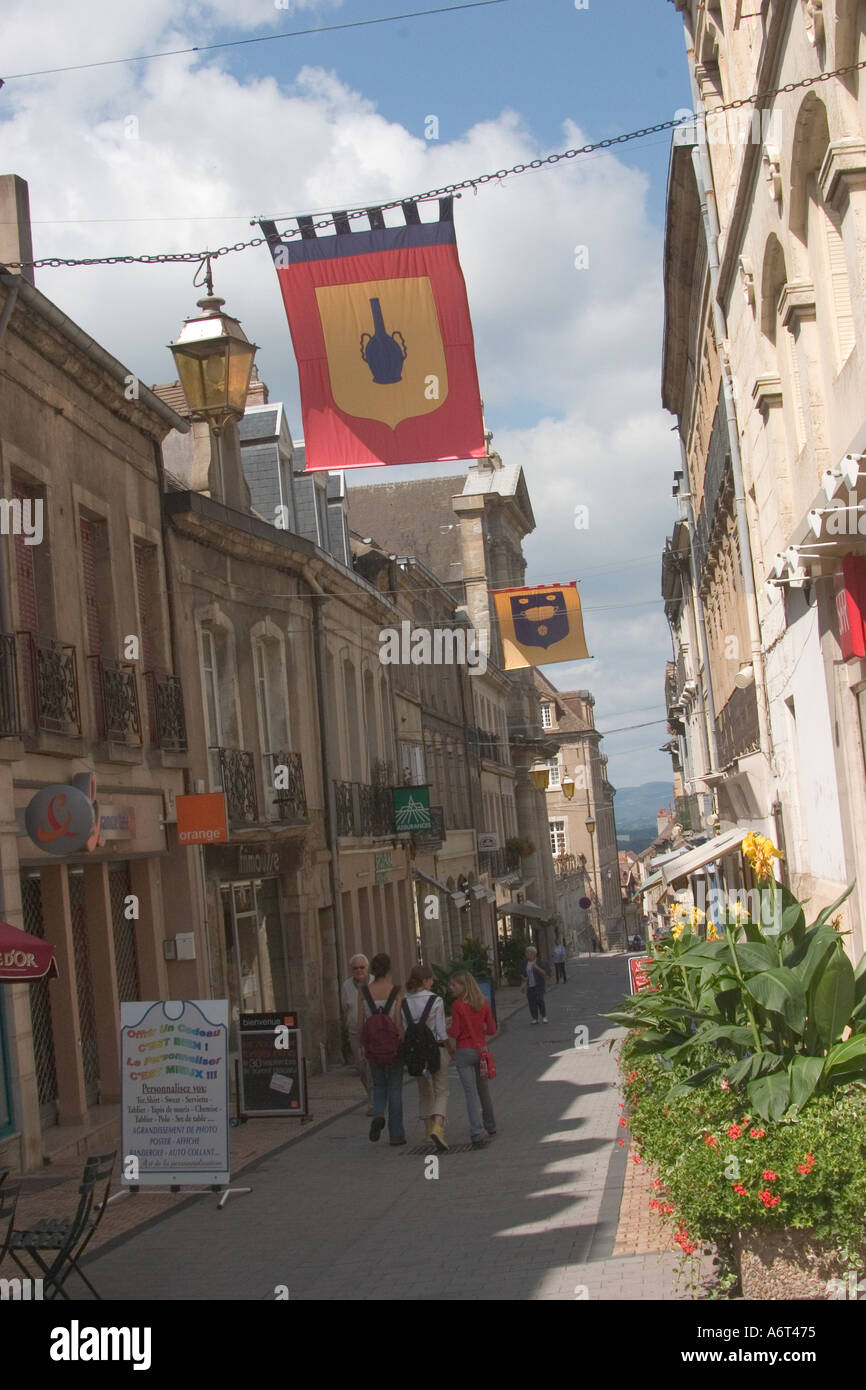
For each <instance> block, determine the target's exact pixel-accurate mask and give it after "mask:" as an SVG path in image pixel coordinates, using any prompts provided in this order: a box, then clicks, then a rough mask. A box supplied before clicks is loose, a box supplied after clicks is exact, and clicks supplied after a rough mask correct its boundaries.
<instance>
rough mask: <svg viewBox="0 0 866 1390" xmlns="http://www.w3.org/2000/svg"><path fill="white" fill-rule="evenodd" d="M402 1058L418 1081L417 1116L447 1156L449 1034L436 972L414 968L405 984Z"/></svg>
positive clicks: (422, 967) (410, 1073)
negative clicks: (435, 982) (435, 983)
mask: <svg viewBox="0 0 866 1390" xmlns="http://www.w3.org/2000/svg"><path fill="white" fill-rule="evenodd" d="M403 1022H404V1024H405V1028H404V1033H403V1058H404V1061H405V1063H406V1070H407V1071H408V1073H409V1075H410V1076H414V1077H416V1078H417V1081H418V1115H419V1117H420V1119H422V1120H423V1121H424V1133H425V1135H426V1137H427V1138H428V1139H429V1140H430V1142H431V1143H432V1144H433V1146H434V1148H436V1149H438V1150H439V1152H440V1153H446V1152H447V1150H448V1144H447V1143H446V1140H445V1117H446V1115H447V1114H448V1063H449V1062H450V1060H451V1056H450V1053H449V1050H448V1033H447V1031H446V1028H445V1005H444V1004H443V1003H442V1000H441V999H440V997H439V995H438V994H434V993H433V972H432V971H431V970H429V969H428V967H427V966H426V965H414V966H413V967H412V969H411V970H410V971H409V978H408V980H407V981H406V997H405V999H404V1000H403Z"/></svg>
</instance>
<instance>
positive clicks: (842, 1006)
mask: <svg viewBox="0 0 866 1390" xmlns="http://www.w3.org/2000/svg"><path fill="white" fill-rule="evenodd" d="M853 1008H854V967H853V966H852V964H851V962H850V960H849V959H848V957H847V956H846V955H845V954H844V953H843V952H842V951H840V952H839V953H838V955H835V956H831V958H830V960H829V961H828V962H827V964H826V966H825V967H824V973H823V974H822V976H821V978H820V979H819V981H818V983H817V984H816V985H815V986H814V989H813V991H812V1000H811V1009H810V1013H811V1017H812V1019H813V1021H814V1024H815V1027H816V1029H817V1031H818V1036H819V1037H820V1039H821V1041H822V1043H823V1044H824V1046H825V1047H829V1046H830V1044H831V1043H834V1042H835V1041H836V1039H837V1038H838V1036H839V1034H840V1033H841V1032H842V1029H843V1028H844V1027H845V1026H846V1025H847V1023H848V1020H849V1018H850V1017H851V1011H852V1009H853Z"/></svg>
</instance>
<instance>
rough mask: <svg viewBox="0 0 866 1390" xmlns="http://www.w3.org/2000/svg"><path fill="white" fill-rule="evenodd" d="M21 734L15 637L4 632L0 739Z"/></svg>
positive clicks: (0, 641)
mask: <svg viewBox="0 0 866 1390" xmlns="http://www.w3.org/2000/svg"><path fill="white" fill-rule="evenodd" d="M20 732H21V715H20V712H19V709H18V660H17V656H16V652H15V636H14V634H13V633H11V632H3V633H0V738H14V737H15V735H16V734H19V733H20Z"/></svg>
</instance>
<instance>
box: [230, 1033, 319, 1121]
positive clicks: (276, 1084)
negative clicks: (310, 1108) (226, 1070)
mask: <svg viewBox="0 0 866 1390" xmlns="http://www.w3.org/2000/svg"><path fill="white" fill-rule="evenodd" d="M239 1037H240V1045H241V1066H240V1082H241V1095H240V1108H241V1114H242V1115H272V1116H273V1115H306V1113H307V1088H306V1077H305V1075H304V1059H303V1056H302V1055H301V1030H300V1025H299V1023H298V1016H297V1014H276V1013H274V1014H241V1026H240V1033H239Z"/></svg>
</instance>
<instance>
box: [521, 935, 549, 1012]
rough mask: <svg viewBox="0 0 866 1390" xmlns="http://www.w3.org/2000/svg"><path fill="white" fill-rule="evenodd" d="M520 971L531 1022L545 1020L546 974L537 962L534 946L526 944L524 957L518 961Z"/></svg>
mask: <svg viewBox="0 0 866 1390" xmlns="http://www.w3.org/2000/svg"><path fill="white" fill-rule="evenodd" d="M520 972H521V974H522V975H523V978H524V980H525V981H526V999H527V1002H528V1004H529V1012H530V1013H531V1014H532V1022H533V1023H538V1021H539V1019H540V1020H541V1022H542V1023H546V1022H547V1008H546V1006H545V1003H544V991H545V989H546V987H547V974H546V972H545V971H544V970H542V968H541V966H540V965H539V963H538V952H537V951H536V949H535V947H534V946H527V948H526V958H525V960H522V961H521V963H520Z"/></svg>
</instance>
